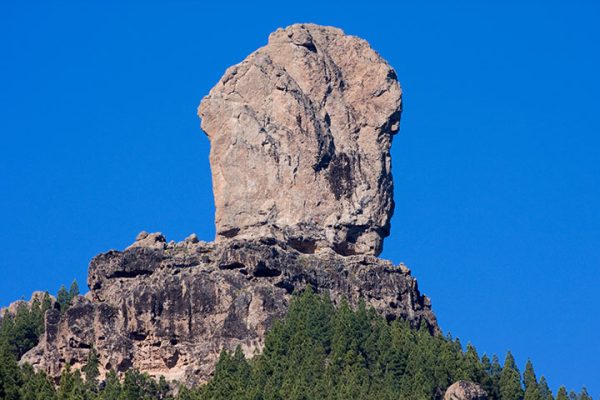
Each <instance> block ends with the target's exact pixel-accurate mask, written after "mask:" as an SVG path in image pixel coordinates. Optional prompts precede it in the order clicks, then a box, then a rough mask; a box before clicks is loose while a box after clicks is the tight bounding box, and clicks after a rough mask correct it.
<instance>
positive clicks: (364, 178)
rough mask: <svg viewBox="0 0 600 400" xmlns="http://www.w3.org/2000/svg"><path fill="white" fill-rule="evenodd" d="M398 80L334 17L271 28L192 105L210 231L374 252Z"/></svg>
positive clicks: (381, 233)
mask: <svg viewBox="0 0 600 400" xmlns="http://www.w3.org/2000/svg"><path fill="white" fill-rule="evenodd" d="M400 109H401V90H400V86H399V84H398V80H397V79H396V73H395V72H394V70H393V69H392V68H391V67H390V66H389V65H388V64H387V63H386V62H385V61H384V60H383V59H382V58H381V57H380V56H379V55H378V54H377V53H376V52H375V51H373V50H372V49H371V47H370V46H369V44H368V43H367V42H366V41H364V40H362V39H359V38H357V37H354V36H348V35H345V34H344V32H342V31H341V30H339V29H337V28H332V27H323V26H318V25H312V24H301V25H292V26H290V27H288V28H286V29H279V30H277V31H276V32H274V33H272V34H271V35H270V37H269V43H268V44H267V45H266V46H265V47H262V48H260V49H258V50H256V51H255V52H254V53H252V54H250V55H249V56H248V57H247V58H246V59H245V60H244V61H242V62H241V63H240V64H238V65H235V66H233V67H231V68H229V69H228V70H227V71H226V72H225V75H224V76H223V77H222V78H221V80H220V81H219V83H218V84H217V85H216V86H215V87H214V88H213V89H212V90H211V91H210V94H209V95H208V96H206V97H205V98H204V99H203V100H202V103H201V105H200V108H199V110H198V113H199V115H200V116H201V117H202V129H203V130H204V131H205V132H206V134H207V135H208V137H209V138H210V142H211V150H210V163H211V169H212V177H213V190H214V196H215V205H216V225H217V241H219V240H222V239H226V238H232V237H236V238H256V237H274V238H277V239H280V240H283V241H286V242H287V243H289V244H290V245H291V246H293V247H295V248H296V249H298V250H300V251H301V252H304V253H313V252H315V251H319V250H320V249H322V248H325V247H329V248H332V249H334V250H335V251H336V252H338V253H340V254H342V255H350V254H372V255H378V254H379V253H380V252H381V249H382V242H383V238H384V237H386V236H388V234H389V230H390V218H391V216H392V212H393V208H394V203H393V198H392V194H393V193H392V175H391V160H390V146H391V143H392V136H393V134H394V133H396V132H397V131H398V127H399V122H400Z"/></svg>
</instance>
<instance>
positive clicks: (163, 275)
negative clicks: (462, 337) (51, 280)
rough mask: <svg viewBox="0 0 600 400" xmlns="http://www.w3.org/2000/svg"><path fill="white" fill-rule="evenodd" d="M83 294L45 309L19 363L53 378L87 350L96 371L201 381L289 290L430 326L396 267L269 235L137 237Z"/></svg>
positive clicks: (257, 337)
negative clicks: (37, 335)
mask: <svg viewBox="0 0 600 400" xmlns="http://www.w3.org/2000/svg"><path fill="white" fill-rule="evenodd" d="M88 285H89V287H90V292H89V293H88V294H87V295H86V296H85V297H82V296H80V297H79V298H77V299H76V300H75V302H74V304H73V305H72V306H71V308H69V309H68V310H67V311H66V313H65V314H64V315H62V316H61V315H60V312H59V311H58V310H51V311H49V312H48V313H47V314H46V321H45V324H46V332H45V334H44V336H43V338H42V340H41V342H40V344H39V345H38V346H37V347H36V348H34V349H33V350H31V351H30V352H29V353H27V354H26V355H25V356H24V358H23V361H25V362H29V363H31V364H33V365H34V366H35V367H37V368H40V369H43V370H45V371H46V372H48V373H49V374H50V375H51V376H54V377H59V376H60V372H61V370H62V369H63V368H64V367H65V366H66V365H71V366H73V367H74V368H79V367H81V366H82V365H83V364H84V363H85V362H86V360H87V358H88V355H89V352H90V351H91V349H92V347H93V348H94V349H95V350H96V351H97V353H98V357H99V360H100V366H101V370H103V371H106V370H109V369H114V370H117V371H121V372H122V371H125V370H127V369H128V368H132V367H134V368H138V369H140V370H142V371H146V372H148V373H150V374H152V375H164V376H165V377H167V378H168V379H172V380H179V381H182V382H187V383H197V382H204V381H206V380H207V379H208V378H209V376H210V374H211V373H212V372H213V368H214V365H215V363H216V360H217V358H218V356H219V353H220V351H221V349H223V348H227V349H234V348H235V347H236V346H238V345H240V346H241V347H242V349H243V350H244V352H245V353H246V355H248V356H252V355H253V354H254V353H255V352H257V351H260V349H261V347H262V345H263V337H264V333H265V331H266V330H267V329H268V328H269V327H270V326H271V325H272V323H273V321H275V320H277V319H278V318H280V317H282V316H283V315H284V313H285V311H286V308H287V305H288V303H289V301H290V295H291V294H292V293H293V292H294V291H295V290H301V289H303V288H305V287H307V286H310V287H312V288H313V289H314V290H316V291H318V292H327V293H329V294H330V296H331V298H332V299H333V300H334V301H335V302H339V301H340V300H341V299H348V300H349V301H350V302H351V303H353V304H356V303H357V302H358V301H359V299H365V300H366V302H367V304H369V305H371V306H373V307H374V308H375V309H376V310H377V311H379V312H380V313H381V314H382V315H385V316H386V318H388V319H390V320H393V319H396V318H402V319H405V320H407V321H410V323H411V324H412V325H414V326H418V325H419V324H420V323H421V321H424V322H425V323H426V324H427V325H428V326H429V327H430V329H431V330H432V331H437V330H438V327H437V324H436V319H435V316H434V315H433V313H432V311H431V306H430V302H429V299H428V298H427V297H425V296H423V295H421V293H420V292H419V290H418V287H417V282H416V280H415V279H414V278H413V277H412V276H411V275H410V271H409V270H408V268H406V267H405V266H403V265H399V266H394V265H392V263H390V262H389V261H385V260H381V259H378V258H376V257H373V256H369V255H355V256H346V257H344V256H341V255H339V254H337V253H335V252H333V251H331V252H327V253H321V254H303V253H301V252H299V251H297V250H295V249H294V248H292V247H290V246H289V245H287V244H285V243H281V242H275V241H269V240H228V241H225V242H222V243H205V242H200V241H198V240H197V239H196V238H195V237H194V236H192V237H190V238H188V239H186V240H185V241H183V242H180V243H174V242H170V243H167V242H166V240H165V238H164V237H163V236H162V235H160V234H146V233H143V234H140V235H139V236H138V240H137V241H136V242H135V243H134V244H133V245H132V246H130V247H129V248H128V249H126V250H124V251H116V250H112V251H109V252H107V253H103V254H100V255H98V256H96V257H95V258H94V259H93V260H92V261H91V263H90V267H89V277H88Z"/></svg>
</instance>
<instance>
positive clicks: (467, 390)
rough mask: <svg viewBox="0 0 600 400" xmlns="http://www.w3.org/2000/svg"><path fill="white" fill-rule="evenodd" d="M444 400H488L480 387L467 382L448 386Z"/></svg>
mask: <svg viewBox="0 0 600 400" xmlns="http://www.w3.org/2000/svg"><path fill="white" fill-rule="evenodd" d="M444 400H488V395H487V393H486V392H485V390H483V388H482V387H481V386H479V385H478V384H476V383H473V382H469V381H458V382H455V383H453V384H452V385H450V387H449V388H448V389H447V390H446V394H445V395H444Z"/></svg>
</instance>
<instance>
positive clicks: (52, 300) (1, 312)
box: [0, 291, 56, 320]
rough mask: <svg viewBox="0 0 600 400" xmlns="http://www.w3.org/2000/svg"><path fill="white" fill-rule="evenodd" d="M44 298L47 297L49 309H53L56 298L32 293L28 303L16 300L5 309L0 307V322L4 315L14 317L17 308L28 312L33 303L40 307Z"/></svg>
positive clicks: (42, 293)
mask: <svg viewBox="0 0 600 400" xmlns="http://www.w3.org/2000/svg"><path fill="white" fill-rule="evenodd" d="M46 296H48V301H49V303H50V307H54V306H55V304H56V298H54V296H52V295H49V294H48V293H46V292H39V291H38V292H33V293H32V294H31V298H30V299H29V301H25V300H17V301H14V302H12V303H10V304H9V305H8V306H7V307H0V320H2V318H3V317H4V316H5V315H6V314H12V315H15V314H16V313H17V311H18V309H19V307H26V308H27V309H28V310H29V309H31V306H32V305H33V304H34V303H35V302H38V303H39V304H40V305H41V304H42V303H43V301H44V298H45V297H46Z"/></svg>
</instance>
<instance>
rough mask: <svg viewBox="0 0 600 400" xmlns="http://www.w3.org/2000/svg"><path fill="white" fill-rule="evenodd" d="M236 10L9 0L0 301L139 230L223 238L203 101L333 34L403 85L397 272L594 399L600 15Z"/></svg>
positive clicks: (599, 302) (321, 6)
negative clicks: (268, 51)
mask: <svg viewBox="0 0 600 400" xmlns="http://www.w3.org/2000/svg"><path fill="white" fill-rule="evenodd" d="M122 3H126V4H122ZM215 3H216V2H215ZM222 3H224V5H221V6H217V5H215V6H205V5H202V4H201V3H200V2H193V1H186V2H184V1H170V2H158V1H150V2H148V1H144V2H139V3H132V2H123V1H118V2H117V1H114V2H110V1H103V2H100V1H91V2H82V1H72V2H67V1H61V2H55V1H48V2H45V3H42V2H39V3H34V2H18V1H4V2H2V4H1V5H0V38H1V39H0V57H1V58H0V133H1V135H2V142H1V143H2V144H1V145H0V221H1V224H2V225H1V229H0V241H1V242H2V243H3V250H2V257H0V275H1V277H2V278H1V279H0V304H2V305H6V304H7V303H9V302H10V301H12V300H15V299H18V298H20V297H22V296H24V297H28V296H29V295H30V293H31V292H32V291H33V290H39V289H42V290H49V291H51V292H56V290H57V289H58V288H59V286H60V285H61V284H67V285H68V284H69V283H70V282H71V280H72V279H73V278H77V280H78V281H79V282H81V284H82V285H81V286H85V284H84V282H85V280H86V270H87V264H88V262H89V260H90V259H91V258H92V257H93V256H94V255H95V254H97V253H99V252H102V251H106V250H108V249H111V248H117V249H122V248H124V247H125V246H127V245H128V244H129V243H131V242H132V241H133V239H134V237H135V235H136V234H137V233H138V232H139V231H141V230H148V231H162V232H163V233H165V234H166V235H167V238H168V239H174V240H182V239H183V238H184V237H185V236H187V235H188V234H190V233H191V232H196V233H197V234H198V235H199V236H200V237H201V238H202V239H205V240H210V239H212V238H213V235H214V226H213V212H214V208H213V199H212V192H211V182H210V171H209V165H208V150H209V147H208V146H209V143H208V140H207V139H206V138H205V137H204V135H203V134H202V132H201V131H200V128H199V120H198V119H197V117H196V107H197V105H198V103H199V102H200V99H201V98H202V97H203V96H204V95H205V94H206V93H207V92H208V90H209V89H210V88H211V87H212V86H213V85H214V84H215V83H216V82H217V80H218V79H219V78H220V76H221V75H222V73H223V72H224V70H225V69H226V67H228V66H229V65H231V64H234V63H237V62H239V61H241V60H242V59H243V58H244V57H245V56H246V55H247V54H248V53H250V52H251V51H253V50H254V49H256V48H257V47H259V46H261V45H263V44H265V43H266V40H267V36H268V34H269V32H271V31H273V30H274V29H276V28H277V27H280V26H286V25H289V24H291V23H294V22H315V23H320V24H329V25H336V26H338V27H341V28H343V29H344V30H345V31H346V32H347V33H350V34H355V35H358V36H361V37H363V38H366V39H367V40H368V41H369V42H370V43H371V44H372V46H373V47H374V48H375V49H376V50H377V51H379V52H380V53H381V54H382V55H383V57H385V58H386V59H387V60H388V61H389V62H390V63H391V64H392V66H393V67H394V68H395V69H396V71H397V73H398V77H399V79H400V81H401V84H402V86H403V89H404V114H403V117H402V123H401V132H400V134H399V135H398V136H397V137H396V138H395V140H394V146H393V172H394V177H395V183H396V204H397V206H396V213H395V216H394V218H393V221H392V224H393V228H392V234H391V237H389V238H388V239H387V240H386V242H385V246H386V249H385V251H384V253H383V256H384V257H386V258H389V259H391V260H393V261H394V262H400V261H403V262H405V263H406V264H407V265H409V267H410V268H411V269H412V270H413V273H414V275H415V276H416V277H417V278H418V279H419V283H420V288H421V290H422V291H423V292H424V293H426V294H427V295H429V296H430V297H431V298H432V302H433V307H434V311H435V312H436V314H437V316H438V318H439V322H440V324H441V326H442V327H443V329H444V330H445V331H451V332H452V333H453V334H454V335H455V336H458V337H460V338H461V340H462V341H463V343H466V342H467V341H471V342H472V343H473V344H474V345H475V346H476V347H477V349H478V350H479V352H480V353H483V352H487V353H499V354H500V355H501V356H502V358H503V355H504V353H505V352H506V350H507V349H511V350H512V351H513V353H514V354H515V355H516V357H517V361H518V362H519V365H520V366H521V368H522V367H523V365H524V362H525V361H526V358H527V357H530V358H531V359H532V360H533V362H534V365H535V367H536V370H537V372H538V375H539V374H541V373H543V374H545V375H546V377H547V378H548V380H549V382H550V384H551V385H552V386H553V387H554V388H556V387H557V386H558V385H560V384H565V385H567V386H568V387H570V388H576V389H577V390H579V388H580V387H581V386H582V385H584V384H585V385H587V387H588V388H589V389H590V392H591V394H592V395H594V397H596V398H600V367H599V365H600V343H599V341H598V339H599V337H600V335H599V329H600V313H599V309H600V289H599V288H600V272H599V267H600V157H599V152H600V117H599V111H598V108H599V101H598V96H599V94H600V73H599V72H600V51H599V48H598V43H599V42H600V23H599V22H598V21H599V20H600V7H599V5H598V2H594V1H591V0H589V1H584V0H582V1H562V2H558V1H519V2H517V1H501V2H494V3H495V5H492V2H482V1H473V2H460V1H459V2H439V3H436V2H431V1H427V2H416V1H411V2H389V3H387V4H384V3H377V2H375V1H369V2H364V3H363V4H355V3H351V2H343V3H337V4H334V3H328V2H324V1H319V2H311V1H304V2H278V3H277V4H276V5H275V4H273V5H266V4H264V3H263V4H260V3H258V2H245V5H244V4H240V5H236V4H235V3H233V2H222ZM450 3H451V5H450ZM166 4H168V6H167V5H166Z"/></svg>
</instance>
